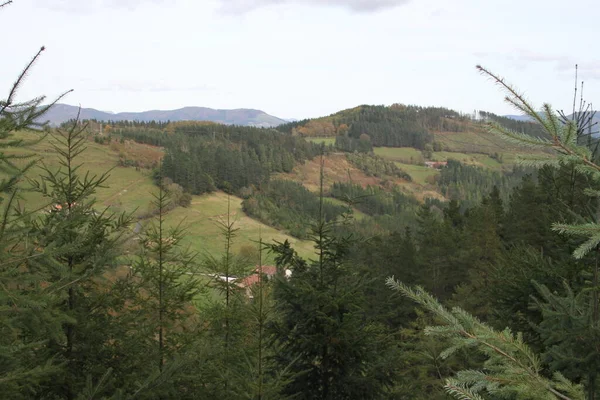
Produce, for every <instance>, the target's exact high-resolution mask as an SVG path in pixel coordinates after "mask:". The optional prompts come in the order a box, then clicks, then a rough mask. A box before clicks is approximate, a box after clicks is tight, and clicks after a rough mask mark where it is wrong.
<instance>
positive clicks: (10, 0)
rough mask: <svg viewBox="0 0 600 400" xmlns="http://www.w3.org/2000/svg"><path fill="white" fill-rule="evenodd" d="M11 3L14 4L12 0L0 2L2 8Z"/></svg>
mask: <svg viewBox="0 0 600 400" xmlns="http://www.w3.org/2000/svg"><path fill="white" fill-rule="evenodd" d="M9 4H12V0H8V1H5V2H4V3H2V4H0V8H2V7H4V6H7V5H9Z"/></svg>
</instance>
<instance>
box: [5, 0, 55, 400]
mask: <svg viewBox="0 0 600 400" xmlns="http://www.w3.org/2000/svg"><path fill="white" fill-rule="evenodd" d="M11 3H12V1H6V2H0V11H1V9H2V8H4V7H5V6H8V5H9V4H11ZM44 50H45V48H44V47H42V48H41V49H40V50H39V51H38V52H37V53H36V54H35V56H34V57H33V58H32V59H31V60H30V61H29V63H27V65H26V66H25V68H24V69H23V70H22V72H21V73H20V74H19V76H18V77H17V79H16V80H15V82H14V83H13V85H12V86H11V87H10V88H9V90H8V95H7V97H6V98H5V99H0V174H1V175H2V178H1V179H0V393H2V394H3V396H6V397H9V398H13V399H18V398H24V397H27V396H29V395H32V393H34V392H36V391H37V390H38V388H39V386H40V385H41V384H43V382H45V381H47V380H48V379H50V378H51V377H52V376H53V375H54V374H56V373H57V372H58V367H57V364H56V363H55V361H56V360H51V359H49V358H46V359H44V358H42V359H40V358H39V349H40V348H41V347H43V346H44V344H45V343H46V340H47V338H48V337H49V336H50V334H49V332H52V333H56V332H57V331H59V330H60V325H61V322H62V318H61V316H60V315H57V314H54V313H51V312H49V310H48V309H49V308H50V307H51V306H52V305H53V302H54V300H53V298H52V296H51V295H50V294H49V293H48V292H47V291H46V290H45V289H44V288H43V287H42V286H41V283H42V282H43V280H44V276H43V274H42V273H40V272H39V271H34V270H28V269H26V268H24V264H25V263H26V260H27V259H29V258H31V257H37V256H39V255H40V252H39V251H38V249H35V248H33V247H32V246H29V244H30V242H29V241H27V240H24V237H25V236H26V233H27V232H26V228H27V221H28V220H29V219H30V218H32V216H33V212H34V211H35V210H24V209H23V207H21V205H20V203H19V198H20V193H21V190H20V189H21V187H20V186H21V185H20V184H21V183H22V182H23V180H24V179H25V174H26V173H27V172H28V171H30V170H31V168H32V167H33V166H34V164H35V163H36V161H37V157H36V156H35V154H34V153H33V152H32V151H31V146H32V145H33V144H35V143H37V142H39V141H40V140H42V139H43V137H44V135H43V132H42V129H43V128H45V126H46V124H44V123H43V121H42V120H41V119H42V118H43V116H44V114H45V113H46V112H47V111H48V109H49V108H50V107H51V106H52V105H53V104H54V103H55V102H56V101H58V100H60V98H62V97H63V96H64V95H66V93H65V94H63V96H60V97H58V98H57V99H56V100H55V101H54V102H51V103H50V104H48V105H42V103H43V102H44V101H45V99H46V98H45V97H44V96H40V97H36V98H34V99H31V100H28V101H18V100H17V97H18V92H19V90H20V89H21V86H22V84H23V82H24V81H25V79H26V76H27V75H28V73H29V72H31V70H32V68H33V66H34V64H35V63H36V61H37V60H38V59H39V58H40V56H41V54H42V52H43V51H44ZM4 61H5V62H8V61H10V55H6V57H5V60H4ZM24 132H29V134H30V136H32V137H33V138H32V139H30V140H26V139H24V138H23V133H24ZM31 134H33V135H31Z"/></svg>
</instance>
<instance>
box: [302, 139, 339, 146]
mask: <svg viewBox="0 0 600 400" xmlns="http://www.w3.org/2000/svg"><path fill="white" fill-rule="evenodd" d="M305 139H306V140H308V141H309V142H313V143H324V144H325V146H329V145H331V146H333V145H334V144H335V138H334V137H306V138H305Z"/></svg>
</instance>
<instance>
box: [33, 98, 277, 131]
mask: <svg viewBox="0 0 600 400" xmlns="http://www.w3.org/2000/svg"><path fill="white" fill-rule="evenodd" d="M78 111H79V107H75V106H70V105H67V104H56V105H54V106H53V107H52V108H50V110H49V111H48V113H46V114H45V115H44V121H50V124H51V125H60V124H62V123H63V122H66V121H69V120H72V119H75V118H76V117H77V113H78ZM79 117H80V119H82V120H86V119H87V120H97V121H142V122H148V121H162V122H165V121H211V122H218V123H221V124H227V125H242V126H259V127H272V126H277V125H280V124H283V123H285V122H286V121H284V120H283V119H280V118H277V117H274V116H272V115H269V114H267V113H265V112H264V111H260V110H253V109H236V110H215V109H212V108H206V107H184V108H180V109H177V110H152V111H144V112H121V113H110V112H105V111H99V110H95V109H93V108H82V109H81V114H80V116H79Z"/></svg>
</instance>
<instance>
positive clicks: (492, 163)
mask: <svg viewBox="0 0 600 400" xmlns="http://www.w3.org/2000/svg"><path fill="white" fill-rule="evenodd" d="M431 159H432V160H433V161H446V160H449V159H452V160H457V161H460V162H461V163H463V164H472V165H478V166H482V167H488V168H492V169H500V168H502V164H501V163H499V162H498V161H497V160H495V159H493V158H491V157H490V156H488V155H487V154H477V153H471V154H467V153H458V152H449V151H438V152H435V153H433V155H432V157H431Z"/></svg>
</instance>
